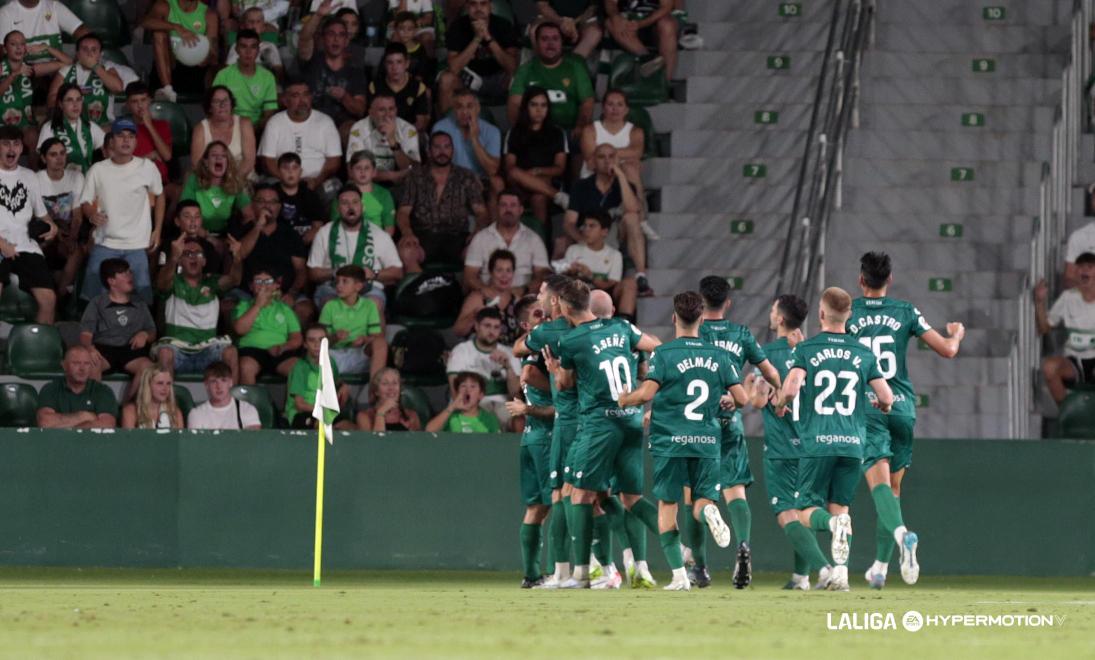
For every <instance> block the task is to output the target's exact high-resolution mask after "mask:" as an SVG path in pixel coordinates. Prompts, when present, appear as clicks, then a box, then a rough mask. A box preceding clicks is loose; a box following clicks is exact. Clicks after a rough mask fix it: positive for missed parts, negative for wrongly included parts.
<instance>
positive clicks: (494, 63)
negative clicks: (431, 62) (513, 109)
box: [437, 0, 521, 115]
mask: <svg viewBox="0 0 1095 660" xmlns="http://www.w3.org/2000/svg"><path fill="white" fill-rule="evenodd" d="M465 6H466V8H467V14H465V15H463V16H459V17H457V18H455V19H454V20H453V21H452V22H451V23H450V24H449V29H448V32H447V33H446V35H445V40H446V45H447V47H448V51H449V65H448V68H447V69H446V70H444V71H442V72H441V75H440V76H439V77H438V79H437V90H438V91H437V96H438V111H439V114H442V115H443V114H445V113H447V112H448V111H449V108H451V107H452V102H453V97H452V95H453V92H455V91H456V90H457V89H459V88H461V87H467V88H468V89H470V90H471V91H473V92H475V93H476V94H478V95H479V96H480V97H481V98H483V99H488V100H490V101H494V100H499V99H503V98H505V96H506V90H507V89H509V86H510V80H511V78H512V77H513V74H514V72H515V71H517V65H518V63H519V62H520V61H521V60H520V48H521V37H520V35H519V34H518V33H517V30H516V29H515V28H514V26H513V25H512V24H511V23H510V22H509V21H507V20H505V19H504V18H501V17H500V16H495V15H494V14H492V13H491V0H468V1H467V3H466V5H465Z"/></svg>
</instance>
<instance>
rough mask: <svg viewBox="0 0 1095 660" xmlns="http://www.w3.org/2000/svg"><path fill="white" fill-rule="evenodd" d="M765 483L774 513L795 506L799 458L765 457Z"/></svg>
mask: <svg viewBox="0 0 1095 660" xmlns="http://www.w3.org/2000/svg"><path fill="white" fill-rule="evenodd" d="M764 485H765V486H766V487H767V488H768V503H769V504H770V505H771V507H772V513H774V514H775V515H777V516H778V515H779V514H781V513H783V512H784V511H787V510H789V509H793V508H795V500H796V499H797V495H798V459H797V458H766V459H764Z"/></svg>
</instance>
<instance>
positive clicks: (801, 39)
mask: <svg viewBox="0 0 1095 660" xmlns="http://www.w3.org/2000/svg"><path fill="white" fill-rule="evenodd" d="M766 4H769V6H770V7H771V11H772V13H773V16H772V19H768V20H752V21H748V20H746V21H737V20H735V21H733V22H731V21H703V22H701V23H700V24H699V34H700V36H701V37H703V39H704V42H705V43H704V45H705V46H710V47H712V48H718V49H720V50H721V49H729V50H767V51H771V52H772V54H777V53H780V52H782V51H791V50H796V51H818V52H823V51H824V50H825V42H826V40H827V39H828V36H829V24H828V20H827V18H826V19H825V20H823V21H800V20H794V19H791V20H774V19H775V18H776V17H775V16H774V14H775V12H776V6H775V5H774V4H772V3H766ZM807 4H810V3H802V5H803V6H805V5H807ZM819 64H820V62H819Z"/></svg>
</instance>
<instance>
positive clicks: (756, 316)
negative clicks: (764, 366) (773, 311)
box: [639, 286, 772, 341]
mask: <svg viewBox="0 0 1095 660" xmlns="http://www.w3.org/2000/svg"><path fill="white" fill-rule="evenodd" d="M686 290H687V289H680V290H666V291H665V295H663V296H656V297H653V298H640V299H639V318H640V319H646V323H648V324H649V323H656V324H659V325H664V326H666V327H668V328H670V330H669V334H668V336H669V337H672V336H673V331H672V326H671V325H670V323H671V317H672V316H673V296H674V295H676V294H678V293H680V292H681V291H686ZM692 290H693V291H694V290H695V286H693V287H692ZM735 293H737V292H735ZM731 301H732V302H731V312H730V317H731V319H732V320H733V321H735V322H737V323H744V324H746V325H749V326H752V325H753V324H756V325H757V326H759V327H761V328H764V327H767V325H768V310H769V309H770V308H771V307H772V296H771V295H768V294H762V295H755V294H745V295H735V296H733V297H732V298H731ZM644 329H645V328H644ZM760 340H761V338H758V341H760Z"/></svg>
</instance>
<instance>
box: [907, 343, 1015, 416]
mask: <svg viewBox="0 0 1095 660" xmlns="http://www.w3.org/2000/svg"><path fill="white" fill-rule="evenodd" d="M964 346H965V342H963V348H964ZM959 359H961V357H959ZM914 387H916V393H917V394H920V395H922V396H923V397H926V398H927V405H926V406H923V407H921V408H920V409H918V410H917V413H918V414H917V417H918V419H917V424H916V426H917V428H916V431H917V433H916V435H917V436H920V435H922V434H921V431H922V429H921V425H920V421H921V418H926V417H927V416H929V415H930V416H941V415H948V416H949V415H959V416H963V415H1000V416H1002V417H1003V418H1004V419H1007V415H1008V411H1009V410H1010V402H1009V401H1008V396H1007V388H1006V387H1000V386H993V385H986V386H982V387H978V386H973V387H968V386H967V387H963V386H959V385H931V386H925V387H919V386H916V384H915V383H914Z"/></svg>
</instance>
